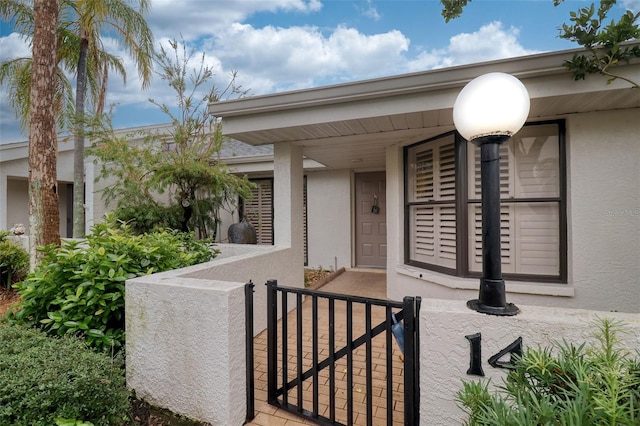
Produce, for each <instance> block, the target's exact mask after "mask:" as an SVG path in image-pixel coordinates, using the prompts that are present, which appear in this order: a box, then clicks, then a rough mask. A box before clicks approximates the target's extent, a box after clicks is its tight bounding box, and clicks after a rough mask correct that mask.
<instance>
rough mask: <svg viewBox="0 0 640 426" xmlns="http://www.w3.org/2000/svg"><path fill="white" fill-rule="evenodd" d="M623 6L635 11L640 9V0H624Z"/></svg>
mask: <svg viewBox="0 0 640 426" xmlns="http://www.w3.org/2000/svg"><path fill="white" fill-rule="evenodd" d="M622 7H624V8H625V9H627V10H630V11H632V12H633V13H638V11H640V0H622Z"/></svg>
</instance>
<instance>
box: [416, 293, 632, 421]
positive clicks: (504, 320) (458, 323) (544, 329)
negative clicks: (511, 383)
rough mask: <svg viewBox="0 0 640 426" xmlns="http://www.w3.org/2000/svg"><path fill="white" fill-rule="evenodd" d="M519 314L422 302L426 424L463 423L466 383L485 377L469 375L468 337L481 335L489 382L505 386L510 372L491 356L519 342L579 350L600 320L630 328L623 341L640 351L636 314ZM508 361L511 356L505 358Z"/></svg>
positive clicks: (524, 310)
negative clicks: (563, 344)
mask: <svg viewBox="0 0 640 426" xmlns="http://www.w3.org/2000/svg"><path fill="white" fill-rule="evenodd" d="M519 308H520V309H521V312H520V314H518V315H516V316H514V317H498V316H491V315H485V314H480V313H477V312H475V311H472V310H470V309H468V308H467V307H466V304H465V302H461V301H451V300H423V302H422V309H421V311H420V318H421V320H420V327H421V329H420V339H421V341H420V350H421V355H420V360H421V364H420V372H421V373H420V389H421V401H420V419H421V422H420V424H421V425H428V426H431V425H438V426H439V425H442V426H450V425H458V424H462V423H463V422H462V420H463V418H464V412H463V411H462V409H460V408H459V407H458V406H457V405H456V403H455V395H456V392H457V391H458V390H459V389H461V388H462V385H461V383H462V381H463V380H465V381H469V380H477V379H479V378H480V377H478V376H473V375H468V374H467V370H468V369H469V367H470V355H471V354H470V352H471V351H470V342H469V340H468V339H467V338H465V336H470V335H473V334H476V333H480V334H481V340H480V341H481V359H482V364H481V365H482V369H483V371H484V373H485V378H490V379H491V380H492V383H494V384H495V383H501V382H502V378H503V377H504V376H505V375H506V370H504V369H497V368H494V367H491V366H490V365H489V363H488V359H489V357H491V356H493V355H494V354H497V353H499V352H500V351H501V350H503V349H504V348H506V347H507V346H509V345H510V344H511V343H512V342H513V341H514V340H516V339H517V338H518V337H522V340H523V347H524V348H526V347H537V346H538V345H540V346H543V347H544V346H548V345H549V344H550V343H551V342H553V341H554V340H555V341H562V340H563V339H566V340H567V341H569V342H573V343H574V344H576V345H580V344H581V343H583V342H586V341H591V342H592V341H593V334H594V332H595V331H596V327H595V326H594V324H595V322H596V321H597V319H598V318H612V319H615V320H621V321H623V322H625V323H626V324H627V330H628V333H626V334H624V335H621V336H620V340H621V341H622V342H623V344H624V345H625V346H626V347H627V348H629V349H630V350H631V351H635V350H637V349H640V317H638V315H637V314H623V313H614V312H598V311H587V310H578V309H559V308H545V307H534V306H519ZM503 360H504V361H508V360H509V355H506V356H505V358H503Z"/></svg>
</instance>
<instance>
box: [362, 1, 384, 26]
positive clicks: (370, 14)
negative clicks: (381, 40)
mask: <svg viewBox="0 0 640 426" xmlns="http://www.w3.org/2000/svg"><path fill="white" fill-rule="evenodd" d="M362 14H363V15H364V16H366V17H367V18H369V19H373V20H374V21H379V20H380V19H381V18H382V16H380V13H379V12H378V9H377V8H376V6H375V5H374V4H373V0H367V8H366V9H365V10H364V11H363V12H362Z"/></svg>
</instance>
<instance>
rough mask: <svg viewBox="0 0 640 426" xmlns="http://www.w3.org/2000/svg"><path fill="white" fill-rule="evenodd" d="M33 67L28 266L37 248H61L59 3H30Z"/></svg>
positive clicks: (40, 0)
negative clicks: (56, 107) (56, 105)
mask: <svg viewBox="0 0 640 426" xmlns="http://www.w3.org/2000/svg"><path fill="white" fill-rule="evenodd" d="M33 12H34V13H33V18H34V19H33V23H34V25H33V29H34V30H33V52H32V57H33V64H32V66H31V71H32V74H33V78H31V90H30V102H31V107H30V109H29V111H30V114H29V115H30V119H29V217H30V219H29V220H30V228H31V236H32V237H31V238H30V253H31V259H32V262H31V266H32V267H35V264H36V263H37V260H38V258H37V253H38V252H37V251H36V247H39V246H42V245H47V244H51V243H54V244H60V230H59V228H60V213H59V210H58V191H57V185H58V181H57V157H58V146H57V145H58V139H57V135H56V116H55V110H54V101H55V97H56V85H55V81H56V44H57V43H56V42H57V40H56V27H57V22H58V13H59V12H58V0H34V2H33Z"/></svg>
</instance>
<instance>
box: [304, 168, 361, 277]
mask: <svg viewBox="0 0 640 426" xmlns="http://www.w3.org/2000/svg"><path fill="white" fill-rule="evenodd" d="M352 222H353V220H352V214H351V172H350V171H349V170H331V171H319V172H312V173H307V226H308V236H307V238H308V254H309V264H308V266H309V267H311V268H318V267H322V268H325V269H334V270H338V269H340V268H343V267H346V268H348V267H351V251H352V247H351V237H352V227H351V224H352Z"/></svg>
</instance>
